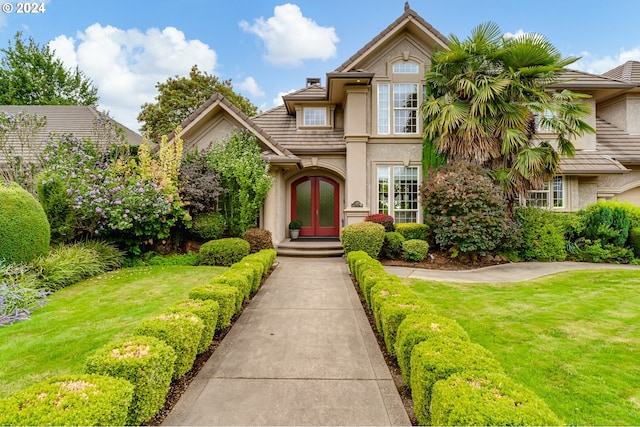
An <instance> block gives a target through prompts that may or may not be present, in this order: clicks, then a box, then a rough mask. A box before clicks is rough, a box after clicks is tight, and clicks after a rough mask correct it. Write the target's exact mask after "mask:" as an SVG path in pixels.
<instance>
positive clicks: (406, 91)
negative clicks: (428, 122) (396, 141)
mask: <svg viewBox="0 0 640 427" xmlns="http://www.w3.org/2000/svg"><path fill="white" fill-rule="evenodd" d="M392 88H393V115H391V105H390V99H391V94H390V93H389V92H390V90H391V89H392ZM392 120H393V123H391V121H392ZM390 129H393V133H394V134H415V133H418V84H417V83H396V84H394V85H390V84H387V83H384V84H379V85H378V134H380V135H387V134H389V133H390Z"/></svg>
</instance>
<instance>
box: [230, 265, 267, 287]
mask: <svg viewBox="0 0 640 427" xmlns="http://www.w3.org/2000/svg"><path fill="white" fill-rule="evenodd" d="M245 258H246V257H245ZM263 269H264V266H263V265H262V263H261V262H259V261H257V260H253V261H245V259H244V258H243V259H242V261H240V262H236V263H235V264H233V265H232V266H231V267H230V268H229V270H228V271H237V272H238V273H240V274H241V275H242V276H243V277H246V278H247V279H249V285H250V286H249V294H252V293H253V292H255V291H257V290H258V288H259V287H260V283H262V273H263Z"/></svg>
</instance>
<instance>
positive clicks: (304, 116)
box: [302, 107, 329, 127]
mask: <svg viewBox="0 0 640 427" xmlns="http://www.w3.org/2000/svg"><path fill="white" fill-rule="evenodd" d="M312 111H313V112H322V113H324V114H323V115H322V117H324V123H322V124H318V123H307V112H310V113H311V112H312ZM318 117H319V116H318ZM328 123H329V120H328V119H327V109H326V108H325V107H304V108H303V109H302V125H303V126H304V127H327V126H328Z"/></svg>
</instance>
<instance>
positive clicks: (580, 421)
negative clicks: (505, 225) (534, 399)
mask: <svg viewBox="0 0 640 427" xmlns="http://www.w3.org/2000/svg"><path fill="white" fill-rule="evenodd" d="M639 285H640V272H639V271H631V270H607V271H579V272H566V273H561V274H557V275H553V276H549V277H545V278H540V279H536V280H531V281H527V282H521V283H512V284H457V283H436V282H427V281H421V280H412V281H411V287H412V289H413V290H414V291H415V292H416V293H417V294H418V295H419V296H421V297H423V298H424V299H425V300H426V301H428V302H429V303H431V304H433V305H434V306H435V307H436V310H437V312H438V313H439V314H441V315H444V316H448V317H452V318H454V319H455V320H456V321H458V323H459V324H460V325H461V326H462V327H463V328H464V329H465V330H466V331H467V332H468V334H469V337H470V340H471V341H472V342H475V343H478V344H480V345H482V346H483V347H485V348H486V349H488V350H489V351H491V352H492V353H493V355H494V357H495V358H496V360H498V361H499V362H500V363H501V365H502V366H503V367H504V369H505V371H506V373H507V374H508V375H509V377H511V378H513V379H514V380H516V381H517V382H519V383H520V384H523V385H525V386H526V387H528V388H529V389H531V390H533V391H535V392H536V394H537V395H538V396H540V397H541V398H543V399H544V401H545V402H547V404H548V405H549V407H550V408H551V409H552V410H553V411H554V412H555V413H556V414H557V415H558V416H559V417H560V418H561V419H562V420H563V421H564V422H565V423H567V424H568V425H639V424H640V394H639V391H638V388H637V384H638V381H639V380H640V367H639V366H638V363H637V355H638V354H639V352H640V327H639V326H638V325H640V310H638V308H639V307H640V295H639V294H638V291H637V289H638V286H639Z"/></svg>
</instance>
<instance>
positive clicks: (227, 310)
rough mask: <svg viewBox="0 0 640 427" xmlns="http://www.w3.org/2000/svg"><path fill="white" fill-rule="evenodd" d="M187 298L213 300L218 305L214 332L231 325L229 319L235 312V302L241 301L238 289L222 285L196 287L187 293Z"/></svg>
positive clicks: (213, 284)
mask: <svg viewBox="0 0 640 427" xmlns="http://www.w3.org/2000/svg"><path fill="white" fill-rule="evenodd" d="M189 298H192V299H203V300H213V301H216V302H217V303H218V306H219V308H220V310H219V311H218V323H217V324H216V331H220V330H222V329H224V328H226V327H227V326H229V325H230V324H231V318H232V317H233V315H234V314H236V311H237V301H238V299H242V295H241V294H240V291H239V290H238V288H235V287H233V286H229V285H226V284H222V283H212V284H209V285H203V286H196V287H195V288H192V289H191V290H190V291H189Z"/></svg>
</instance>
